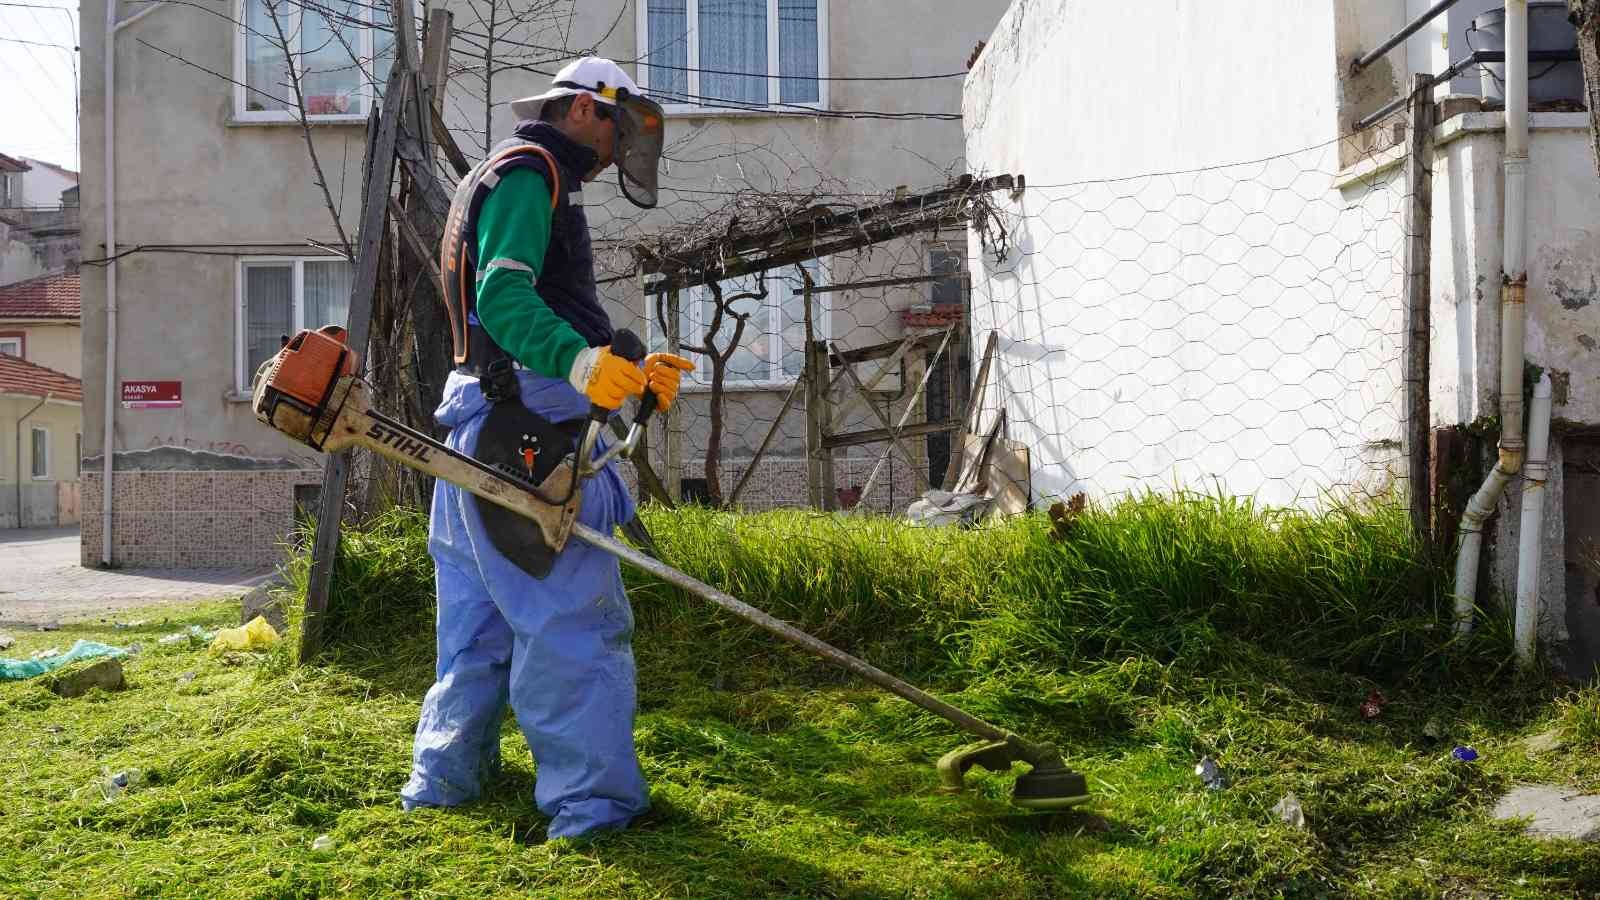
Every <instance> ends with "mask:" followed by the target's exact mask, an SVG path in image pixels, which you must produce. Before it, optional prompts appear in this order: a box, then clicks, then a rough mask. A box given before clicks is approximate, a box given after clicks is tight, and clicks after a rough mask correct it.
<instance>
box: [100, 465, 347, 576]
mask: <svg viewBox="0 0 1600 900" xmlns="http://www.w3.org/2000/svg"><path fill="white" fill-rule="evenodd" d="M321 479H322V472H321V471H320V470H316V469H307V470H290V469H273V470H253V471H239V472H222V471H178V472H139V471H130V472H118V473H116V477H115V480H114V488H113V490H114V491H115V496H114V497H113V498H112V499H113V500H114V501H115V502H114V503H113V506H112V513H111V515H112V542H113V543H112V547H111V555H112V560H113V561H114V562H116V563H117V564H119V565H123V566H129V567H152V568H180V569H214V568H235V567H241V566H270V565H274V564H276V563H278V562H280V561H281V560H282V559H283V553H284V550H283V546H282V545H283V543H284V541H285V540H286V539H287V538H288V536H289V533H290V531H291V529H292V528H293V525H294V488H295V485H298V484H317V483H320V482H321ZM101 495H102V482H101V475H100V473H99V472H87V471H86V472H84V474H83V503H82V509H83V523H82V548H83V557H82V560H83V564H84V565H97V564H98V563H99V562H100V542H101V502H100V501H101Z"/></svg>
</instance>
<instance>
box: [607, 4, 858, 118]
mask: <svg viewBox="0 0 1600 900" xmlns="http://www.w3.org/2000/svg"><path fill="white" fill-rule="evenodd" d="M827 13H828V0H645V2H643V3H640V4H639V23H638V33H639V34H640V35H642V36H644V40H642V41H641V42H640V46H639V55H640V57H641V58H642V59H643V60H645V63H644V64H643V65H641V66H640V67H639V84H640V87H642V88H643V89H644V90H645V91H646V92H647V93H649V94H650V95H651V96H653V97H655V98H656V99H657V100H659V101H661V103H662V105H663V106H665V107H666V108H667V109H668V110H674V109H675V110H678V111H686V110H691V109H765V108H767V107H772V106H778V105H791V104H793V105H801V106H813V107H822V106H824V105H825V104H826V103H827V99H828V98H827V82H825V81H821V80H820V79H821V78H823V77H826V75H827V74H828V73H827V57H828V54H827V45H826V41H824V40H823V35H826V34H827V33H828V21H827V20H828V14H827Z"/></svg>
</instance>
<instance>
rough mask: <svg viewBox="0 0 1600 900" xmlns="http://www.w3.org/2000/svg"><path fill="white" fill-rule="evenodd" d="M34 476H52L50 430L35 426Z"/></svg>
mask: <svg viewBox="0 0 1600 900" xmlns="http://www.w3.org/2000/svg"><path fill="white" fill-rule="evenodd" d="M32 471H33V477H34V478H49V477H50V432H49V431H46V430H45V429H43V428H39V427H37V426H35V427H34V428H33V470H32Z"/></svg>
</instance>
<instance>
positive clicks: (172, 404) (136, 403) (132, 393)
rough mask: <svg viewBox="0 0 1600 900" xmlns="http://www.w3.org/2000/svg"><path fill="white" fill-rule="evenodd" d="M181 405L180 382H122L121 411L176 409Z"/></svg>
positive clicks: (181, 388)
mask: <svg viewBox="0 0 1600 900" xmlns="http://www.w3.org/2000/svg"><path fill="white" fill-rule="evenodd" d="M182 405H183V382H181V381H124V382H123V383H122V408H123V409H176V408H178V407H180V406H182Z"/></svg>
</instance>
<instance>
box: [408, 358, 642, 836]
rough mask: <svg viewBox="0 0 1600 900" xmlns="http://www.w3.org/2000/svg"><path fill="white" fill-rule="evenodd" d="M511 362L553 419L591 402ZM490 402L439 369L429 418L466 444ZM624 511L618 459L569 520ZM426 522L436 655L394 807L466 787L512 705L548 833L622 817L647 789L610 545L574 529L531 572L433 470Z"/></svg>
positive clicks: (475, 787) (492, 752) (442, 802)
mask: <svg viewBox="0 0 1600 900" xmlns="http://www.w3.org/2000/svg"><path fill="white" fill-rule="evenodd" d="M518 375H519V380H520V382H521V393H522V401H523V403H524V405H526V406H527V407H528V408H529V409H530V410H532V411H534V412H535V413H538V414H540V415H542V416H544V417H545V418H547V419H549V420H551V421H556V422H560V421H566V420H570V419H574V418H578V417H581V416H583V415H585V414H586V413H587V412H588V401H587V400H586V399H585V398H584V397H583V396H582V395H581V394H579V393H578V392H577V391H575V390H573V389H572V387H571V386H570V385H568V384H567V383H566V382H565V381H558V380H555V379H549V378H540V377H537V376H534V375H533V374H532V373H530V372H526V371H521V372H518ZM488 409H489V405H488V403H487V401H485V400H484V399H483V395H482V393H481V391H480V390H479V388H478V383H477V380H476V379H473V378H468V377H466V376H463V375H460V374H452V375H451V376H450V380H449V382H448V383H447V385H446V388H445V394H444V400H443V402H442V403H441V404H440V407H439V409H438V410H437V411H436V413H435V417H436V418H437V419H438V421H439V422H440V423H441V424H443V425H445V426H447V427H449V428H450V429H451V431H450V437H449V441H448V443H449V445H450V447H451V448H452V449H455V450H459V451H461V452H464V453H468V454H470V453H471V452H472V449H473V447H474V446H475V444H476V441H477V436H478V432H479V430H480V429H481V428H482V426H483V423H484V418H485V416H486V415H487V413H488ZM633 512H634V508H633V500H632V498H631V497H630V496H629V495H628V490H627V487H626V486H625V485H624V484H623V482H622V479H621V478H620V477H619V476H618V474H617V472H616V469H615V466H607V467H606V468H605V469H604V470H602V471H601V472H599V473H597V474H596V475H595V476H594V477H592V478H590V479H587V480H586V481H585V482H584V484H583V500H582V505H581V506H580V508H579V513H578V521H580V522H582V523H583V524H585V525H588V526H589V527H591V528H594V529H596V530H598V531H600V532H602V533H605V534H610V533H611V531H612V529H613V528H615V527H616V526H617V525H618V524H620V523H622V522H626V521H628V520H629V519H631V518H632V516H633ZM428 529H429V533H428V551H429V553H430V555H432V557H433V561H434V566H435V569H436V574H437V589H438V598H439V618H438V653H439V658H438V668H437V674H436V679H437V680H436V681H435V683H434V685H433V687H432V688H430V689H429V690H428V694H427V697H426V698H425V699H424V700H423V702H422V717H421V720H420V721H419V722H418V723H417V734H416V741H415V744H414V747H413V751H412V767H411V779H410V780H409V781H408V782H407V783H406V786H405V787H404V789H402V791H401V798H402V801H403V803H404V805H405V807H406V808H407V809H413V808H416V807H419V806H455V805H457V804H460V803H465V802H467V801H468V800H471V799H473V798H475V797H477V796H478V793H479V790H480V788H481V784H482V781H483V779H484V777H485V776H486V775H488V774H490V773H491V772H492V771H494V770H495V769H496V768H497V766H498V764H499V749H500V725H501V721H502V719H503V718H504V715H505V709H506V707H507V705H509V706H510V707H511V710H512V712H513V713H514V714H515V715H516V720H517V724H518V726H520V728H521V729H522V734H523V737H524V738H526V739H527V742H528V747H529V748H530V749H531V750H532V751H533V757H534V760H535V762H536V763H537V770H538V771H537V779H536V784H535V787H534V801H535V803H536V804H537V806H538V808H539V811H540V812H542V813H544V814H545V815H547V816H550V817H551V822H550V826H549V832H548V833H549V835H550V837H552V838H555V837H574V836H578V835H582V834H586V833H588V832H591V831H597V830H603V829H607V828H621V827H623V826H625V825H627V823H628V822H629V821H630V820H631V819H633V818H634V817H635V816H637V815H639V814H640V813H642V812H644V811H645V809H647V808H648V806H649V794H648V791H647V789H646V787H645V782H644V774H643V773H642V772H641V771H640V769H639V762H638V758H637V756H636V755H635V752H634V747H633V721H634V709H635V698H636V688H635V684H634V662H633V648H632V636H633V610H632V609H631V608H630V607H629V605H628V598H627V595H626V594H625V593H624V592H623V589H622V575H621V572H620V570H619V568H618V563H617V560H616V558H615V557H613V556H611V555H610V554H607V553H605V552H603V551H600V550H597V549H595V548H594V547H591V546H589V545H588V544H585V543H583V542H582V541H579V540H576V539H574V540H571V541H569V542H568V543H567V545H566V548H565V549H564V550H562V552H561V553H560V554H558V555H557V557H556V560H555V566H554V568H553V569H552V570H551V572H550V574H549V575H548V576H547V577H545V578H542V579H538V578H534V577H532V576H531V575H528V574H527V573H526V572H524V571H523V570H522V569H520V568H518V567H517V566H516V564H514V563H512V562H511V561H510V560H508V559H506V558H505V557H504V556H502V555H500V554H499V553H498V552H496V551H495V548H494V545H493V544H492V543H491V542H490V539H489V537H488V535H487V534H486V533H485V532H484V528H483V522H482V519H481V518H480V516H479V515H478V510H477V504H476V502H475V500H474V498H473V496H472V494H470V493H468V492H467V491H466V490H463V489H462V488H459V487H457V486H455V485H453V484H449V483H447V482H445V481H442V480H441V481H439V482H437V483H436V484H435V486H434V491H433V509H432V515H431V518H430V519H429V523H428Z"/></svg>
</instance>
